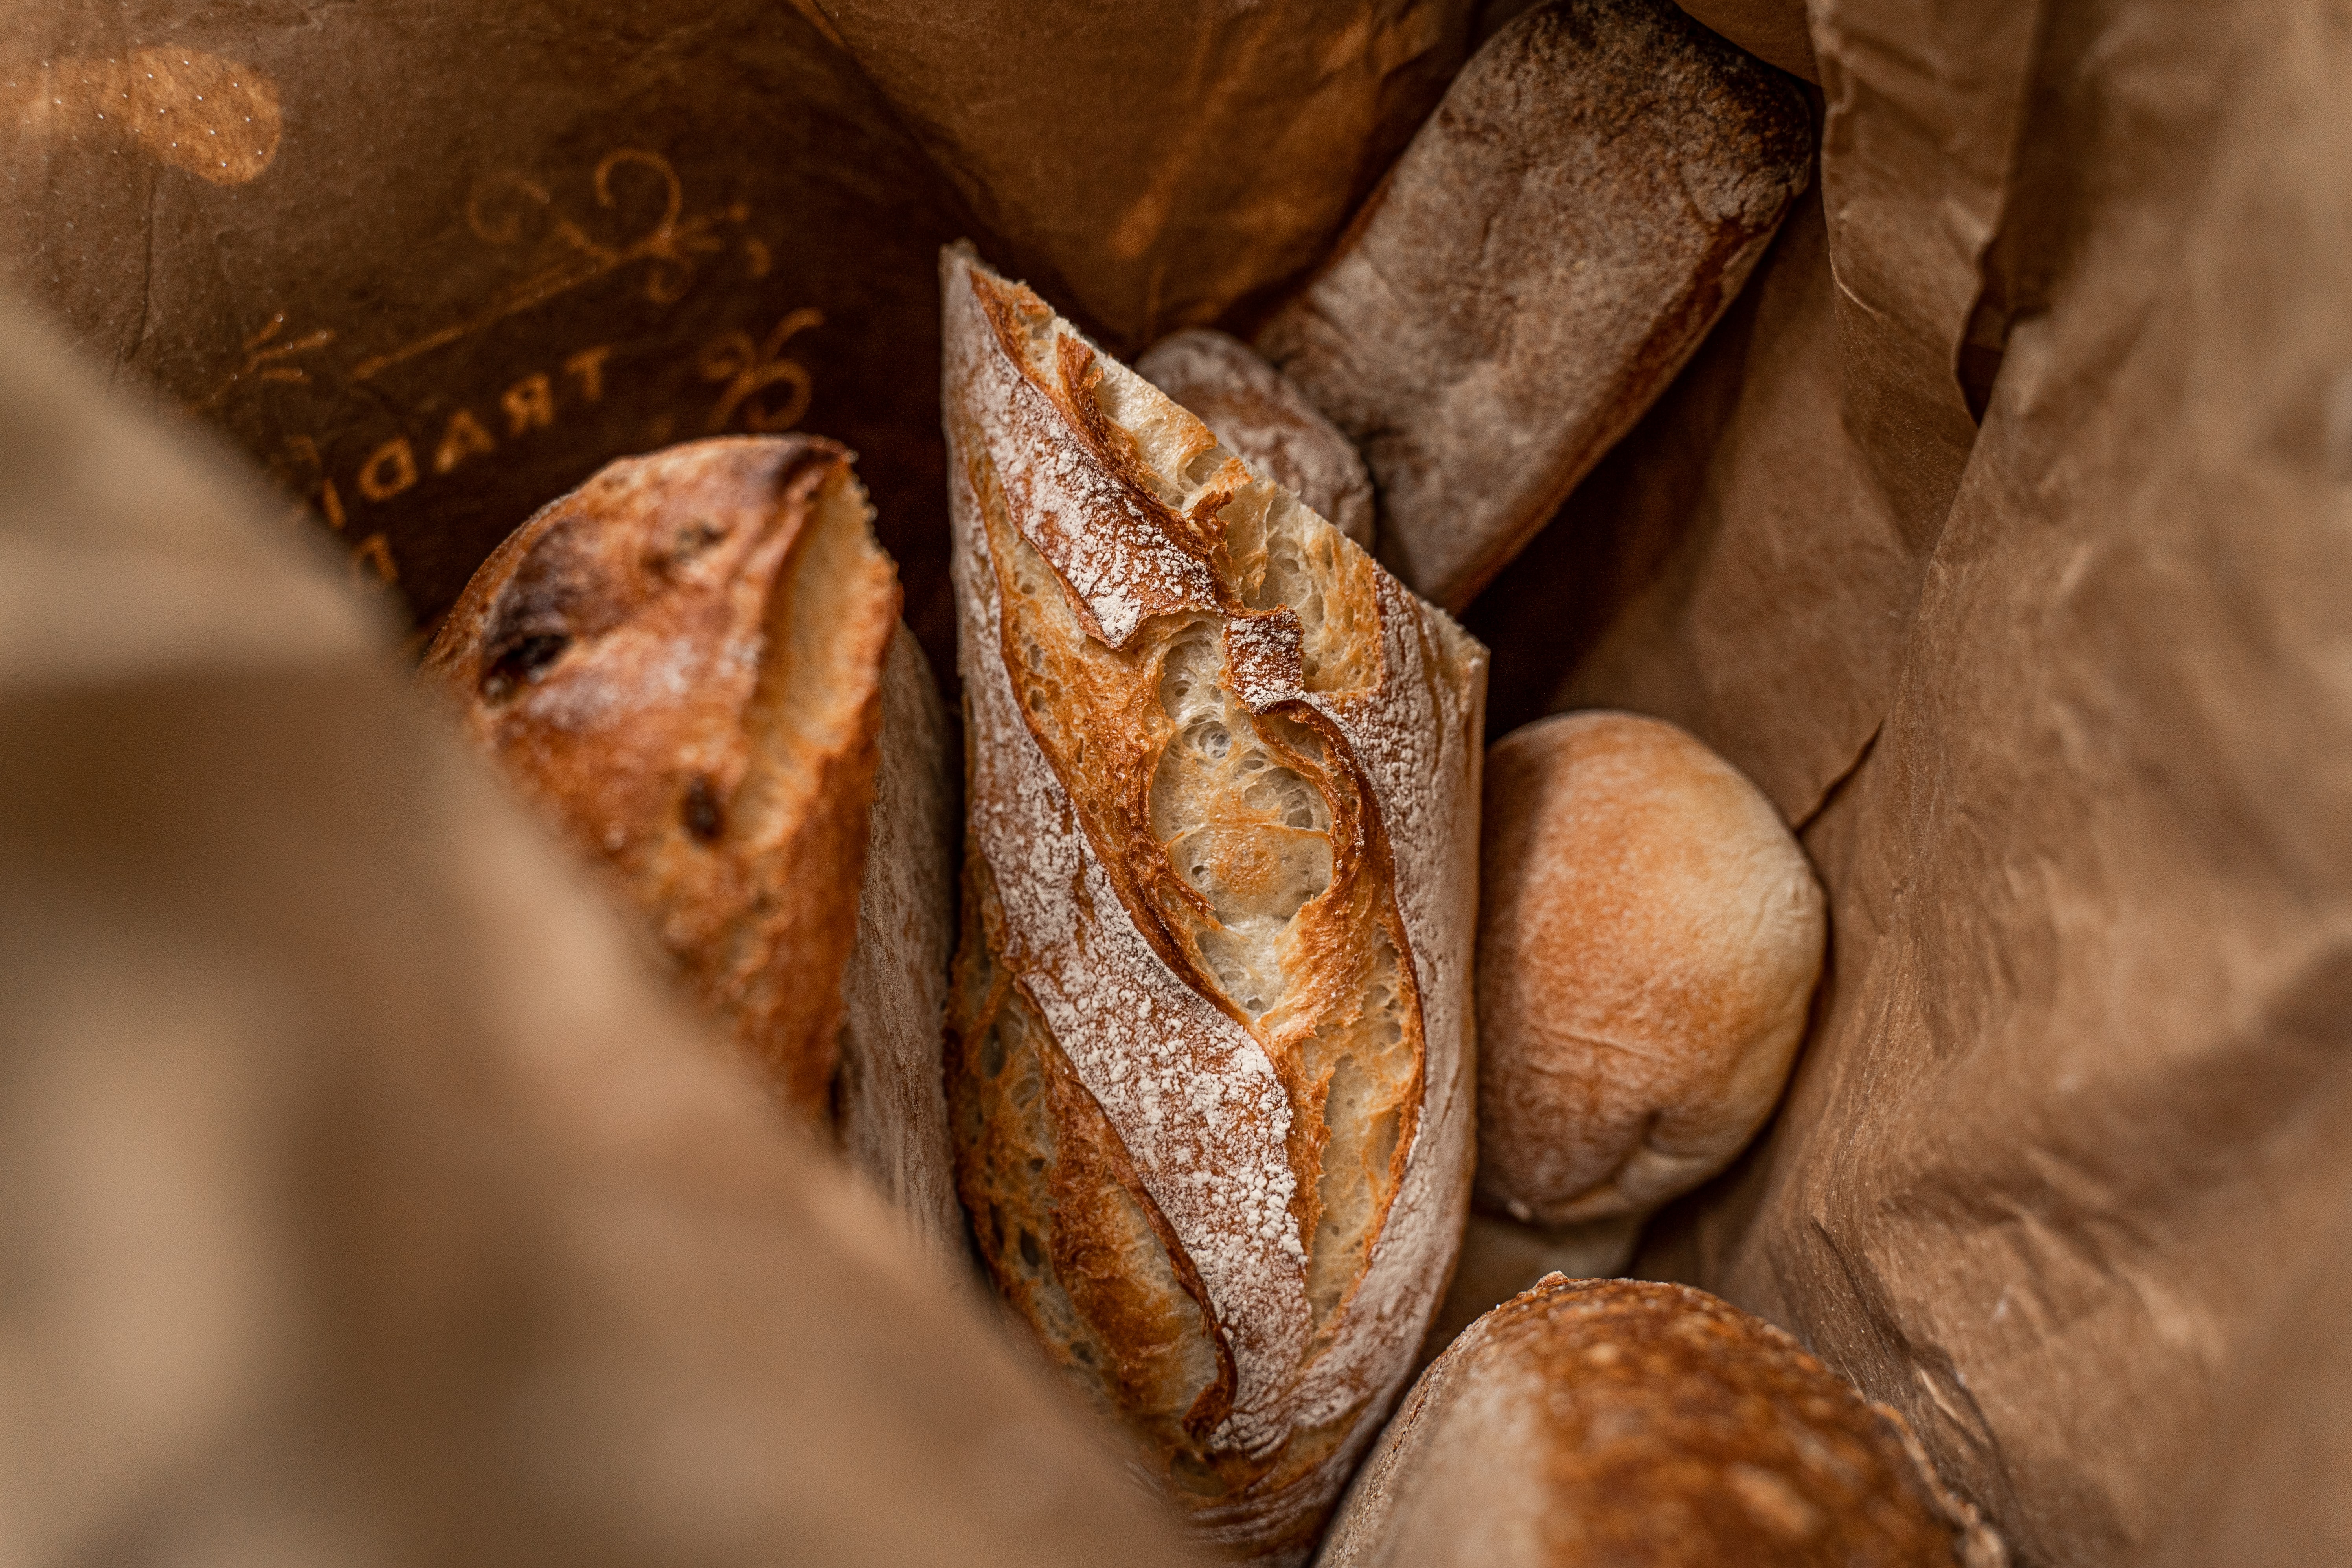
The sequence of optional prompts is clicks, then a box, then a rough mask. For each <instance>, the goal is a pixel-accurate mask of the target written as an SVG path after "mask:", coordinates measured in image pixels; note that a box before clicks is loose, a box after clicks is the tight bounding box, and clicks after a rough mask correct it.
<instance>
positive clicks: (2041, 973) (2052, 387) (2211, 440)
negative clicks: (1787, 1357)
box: [1474, 0, 2352, 1564]
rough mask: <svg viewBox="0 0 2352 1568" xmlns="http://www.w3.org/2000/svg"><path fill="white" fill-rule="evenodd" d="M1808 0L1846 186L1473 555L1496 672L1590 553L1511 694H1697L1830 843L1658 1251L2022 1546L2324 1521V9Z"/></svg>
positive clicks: (2182, 1540) (2321, 1541) (2110, 1542)
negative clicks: (1698, 1172)
mask: <svg viewBox="0 0 2352 1568" xmlns="http://www.w3.org/2000/svg"><path fill="white" fill-rule="evenodd" d="M1693 8H1694V10H1695V11H1697V10H1699V9H1700V8H1699V7H1697V6H1694V7H1693ZM1811 37H1812V43H1813V47H1814V48H1815V49H1816V51H1817V52H1818V54H1819V57H1820V62H1821V70H1822V86H1823V90H1824V96H1825V99H1826V101H1827V103H1828V105H1829V110H1828V117H1827V121H1826V124H1825V128H1824V133H1823V147H1824V152H1823V157H1822V180H1821V188H1822V192H1823V196H1824V205H1825V207H1826V211H1827V215H1828V221H1827V223H1826V225H1820V224H1818V223H1817V222H1816V220H1812V219H1805V220H1803V221H1801V222H1797V221H1792V223H1791V224H1790V227H1789V229H1788V231H1787V232H1785V233H1784V234H1783V236H1782V237H1781V239H1780V245H1779V247H1778V250H1777V252H1776V254H1775V256H1774V257H1773V258H1772V259H1771V261H1770V262H1769V264H1768V268H1767V269H1766V270H1765V271H1764V272H1763V273H1762V274H1761V275H1760V276H1759V279H1758V281H1757V283H1756V284H1754V285H1751V289H1750V295H1749V299H1748V300H1746V301H1743V309H1744V310H1752V311H1753V315H1752V317H1750V318H1749V319H1748V321H1746V322H1745V323H1734V322H1727V324H1726V325H1727V328H1730V329H1732V330H1731V331H1725V332H1721V333H1718V335H1717V339H1716V340H1715V342H1712V343H1711V344H1710V345H1709V348H1708V350H1707V351H1706V355H1705V356H1704V359H1703V361H1702V363H1696V364H1695V365H1694V366H1693V368H1692V372H1691V374H1689V375H1688V376H1687V377H1686V378H1685V382H1684V383H1683V384H1682V385H1681V386H1680V387H1678V388H1677V391H1676V394H1675V396H1674V397H1673V398H1672V399H1670V400H1669V402H1668V403H1667V404H1665V405H1661V407H1660V408H1659V409H1658V410H1657V411H1656V412H1655V413H1654V415H1653V416H1651V418H1650V420H1649V421H1648V422H1647V426H1646V427H1645V428H1644V429H1643V430H1641V431H1639V432H1637V433H1636V435H1635V436H1634V437H1633V438H1631V439H1630V440H1629V441H1628V443H1627V444H1626V446H1625V447H1622V448H1621V449H1620V451H1619V453H1618V454H1617V455H1616V456H1615V458H1612V465H1611V466H1610V467H1608V468H1605V469H1604V471H1603V472H1602V473H1601V474H1597V475H1596V476H1595V478H1594V480H1593V481H1592V482H1591V483H1589V484H1588V485H1587V486H1586V487H1585V489H1584V491H1583V492H1582V493H1580V495H1579V496H1578V497H1576V498H1574V499H1573V500H1571V501H1570V505H1569V508H1568V509H1567V510H1566V511H1565V512H1564V513H1563V516H1562V520H1561V522H1560V524H1559V525H1558V527H1557V528H1556V530H1555V532H1556V533H1560V532H1561V531H1567V533H1566V535H1565V536H1563V537H1560V538H1557V539H1553V540H1549V541H1547V542H1545V544H1544V545H1543V546H1540V547H1539V548H1542V549H1544V550H1547V551H1549V552H1553V554H1552V557H1551V560H1550V561H1549V563H1546V562H1543V561H1539V560H1537V559H1533V558H1529V559H1523V560H1522V562H1521V563H1519V565H1518V567H1517V569H1516V571H1517V576H1516V577H1515V578H1514V580H1513V581H1511V582H1509V583H1507V584H1499V585H1498V587H1497V589H1496V594H1495V595H1494V596H1493V598H1492V599H1491V600H1490V602H1489V603H1487V604H1485V605H1481V606H1480V609H1479V615H1480V616H1492V617H1494V618H1493V619H1492V620H1489V621H1487V622H1486V628H1485V629H1487V630H1489V631H1490V633H1491V634H1492V635H1494V636H1496V638H1497V648H1496V672H1497V677H1496V684H1497V692H1498V702H1497V707H1498V708H1500V707H1501V705H1502V704H1501V700H1500V695H1499V694H1500V693H1501V692H1502V691H1503V689H1504V688H1505V685H1506V683H1507V681H1508V680H1510V679H1514V677H1513V676H1511V675H1510V674H1508V673H1507V672H1509V671H1511V670H1512V669H1513V667H1514V656H1515V654H1516V653H1517V652H1518V650H1520V649H1521V648H1525V647H1530V646H1531V643H1530V641H1529V640H1528V638H1525V637H1523V638H1522V639H1521V640H1518V641H1514V640H1512V637H1511V635H1510V634H1509V633H1507V632H1505V631H1503V630H1502V626H1504V625H1505V624H1506V623H1507V624H1508V625H1510V626H1515V627H1517V626H1527V627H1528V628H1530V632H1531V631H1532V628H1533V627H1534V626H1535V625H1536V624H1537V623H1536V622H1535V621H1534V619H1533V617H1534V615H1535V612H1536V608H1537V606H1538V605H1541V604H1542V602H1543V600H1544V595H1545V593H1546V581H1547V579H1546V575H1545V574H1546V573H1547V572H1548V571H1549V573H1550V574H1551V575H1550V577H1549V582H1550V584H1552V585H1553V586H1552V591H1553V592H1555V593H1556V592H1557V591H1558V584H1559V575H1558V574H1559V571H1560V570H1562V569H1564V568H1566V567H1567V566H1569V565H1570V563H1591V565H1592V568H1593V574H1594V575H1595V576H1597V577H1599V578H1600V579H1601V581H1600V582H1599V583H1598V584H1592V583H1591V582H1588V583H1587V584H1585V585H1583V586H1582V587H1581V588H1580V589H1579V590H1578V592H1580V594H1581V595H1582V598H1581V603H1583V604H1584V605H1587V606H1589V607H1590V608H1591V611H1592V621H1591V623H1589V624H1587V625H1585V626H1580V627H1579V629H1578V630H1577V632H1576V634H1575V635H1576V643H1577V646H1576V647H1575V648H1574V650H1573V652H1572V654H1570V656H1568V657H1566V658H1559V657H1555V658H1552V659H1551V660H1550V661H1549V673H1548V674H1547V675H1545V676H1543V677H1541V678H1538V677H1537V676H1536V675H1535V673H1534V672H1533V671H1528V670H1525V669H1522V670H1521V671H1520V675H1519V677H1518V678H1519V679H1525V680H1526V681H1527V682H1528V685H1527V686H1525V687H1522V688H1520V689H1519V691H1520V695H1519V696H1518V698H1517V700H1518V701H1519V702H1520V703H1521V704H1522V706H1521V707H1520V708H1518V710H1517V711H1518V712H1520V713H1525V712H1528V711H1529V710H1531V709H1532V708H1534V707H1537V706H1542V705H1546V703H1545V699H1543V698H1541V697H1539V696H1537V695H1535V693H1534V692H1533V691H1532V689H1530V688H1532V687H1533V686H1534V685H1535V684H1536V683H1537V681H1538V679H1549V680H1551V681H1552V682H1554V690H1555V695H1554V696H1553V697H1552V698H1551V699H1550V700H1551V701H1553V702H1557V703H1559V704H1560V705H1587V704H1601V703H1609V704H1622V705H1626V706H1634V707H1642V708H1645V709H1648V710H1652V711H1656V712H1661V713H1664V714H1665V715H1667V716H1669V717H1672V718H1675V719H1676V720H1677V721H1680V722H1682V723H1685V724H1686V725H1688V726H1690V727H1691V728H1692V729H1694V730H1695V731H1697V732H1698V733H1699V734H1701V735H1702V736H1704V737H1706V738H1707V739H1708V740H1709V741H1711V742H1713V743H1715V744H1716V745H1717V746H1718V747H1720V748H1721V749H1723V750H1724V751H1725V752H1726V753H1727V754H1728V755H1730V756H1731V757H1732V758H1733V759H1734V760H1735V761H1738V763H1740V764H1741V765H1742V766H1743V767H1746V768H1748V770H1749V771H1750V772H1752V773H1755V774H1756V775H1757V777H1758V778H1759V782H1761V783H1763V784H1765V786H1766V788H1767V789H1768V790H1769V792H1770V793H1771V794H1772V795H1773V797H1774V798H1775V800H1776V801H1778V802H1779V803H1780V805H1781V807H1782V809H1783V810H1784V811H1786V812H1788V813H1789V814H1790V816H1791V817H1792V818H1794V819H1796V820H1799V821H1801V822H1804V823H1806V827H1805V831H1804V835H1803V837H1804V840H1805V843H1806V845H1807V847H1808V848H1809V849H1810V850H1811V853H1812V855H1813V857H1814V858H1815V861H1816V863H1817V865H1818V866H1819V868H1820V869H1821V871H1822V878H1823V880H1824V881H1825V882H1826V884H1827V885H1828V887H1829V889H1830V890H1831V894H1832V931H1833V954H1832V965H1831V973H1830V975H1829V978H1828V980H1827V982H1826V983H1825V984H1824V987H1823V991H1822V996H1821V998H1820V1002H1819V1014H1818V1018H1817V1024H1816V1027H1815V1030H1814V1033H1813V1037H1812V1038H1811V1040H1810V1042H1809V1043H1808V1045H1807V1047H1806V1048H1805V1051H1804V1054H1803V1056H1802V1058H1801V1062H1800V1066H1799V1068H1798V1072H1797V1077H1796V1079H1795V1082H1794V1084H1793V1086H1792V1088H1791V1089H1790V1095H1789V1099H1788V1101H1787V1103H1786V1105H1785V1106H1784V1108H1783V1110H1782V1112H1781V1115H1780V1120H1779V1121H1778V1122H1777V1124H1776V1125H1775V1126H1774V1127H1773V1129H1772V1130H1771V1131H1770V1132H1769V1135H1768V1137H1767V1139H1766V1140H1765V1142H1763V1143H1762V1144H1761V1145H1760V1146H1759V1148H1758V1149H1756V1150H1754V1151H1752V1152H1751V1153H1750V1155H1749V1156H1748V1159H1747V1160H1746V1161H1745V1162H1744V1163H1742V1164H1741V1165H1740V1166H1739V1167H1738V1168H1736V1169H1735V1171H1734V1172H1733V1173H1731V1174H1730V1175H1729V1176H1728V1177H1727V1178H1726V1179H1725V1180H1723V1181H1722V1182H1720V1183H1718V1184H1717V1185H1716V1186H1715V1187H1713V1188H1712V1189H1710V1190H1707V1191H1706V1192H1703V1193H1701V1194H1696V1196H1695V1197H1694V1198H1693V1199H1692V1200H1690V1201H1688V1202H1686V1203H1685V1205H1682V1207H1681V1209H1680V1211H1679V1212H1678V1213H1675V1214H1674V1215H1671V1216H1669V1218H1668V1219H1667V1220H1665V1221H1664V1222H1663V1223H1662V1224H1660V1225H1659V1226H1656V1227H1654V1233H1653V1237H1652V1244H1651V1246H1650V1248H1649V1250H1648V1252H1647V1253H1646V1255H1645V1256H1644V1257H1643V1258H1642V1259H1641V1260H1640V1261H1639V1262H1638V1263H1637V1266H1636V1267H1637V1271H1639V1272H1645V1273H1657V1274H1663V1275H1666V1276H1670V1277H1677V1278H1683V1279H1690V1280H1692V1281H1694V1282H1696V1283H1700V1284H1703V1285H1706V1286H1707V1287H1709V1288H1711V1289H1717V1290H1720V1291H1723V1292H1724V1293H1725V1294H1727V1295H1728V1296H1730V1297H1731V1298H1732V1299H1734V1300H1738V1301H1739V1302H1741V1303H1742V1304H1743V1305H1746V1306H1748V1307H1750V1308H1752V1309H1754V1310H1758V1311H1760V1312H1762V1313H1764V1314H1765V1315H1766V1316H1768V1317H1769V1318H1771V1319H1772V1320H1773V1321H1777V1322H1780V1323H1782V1324H1784V1325H1786V1326H1788V1327H1789V1328H1790V1329H1791V1330H1793V1331H1795V1332H1797V1333H1798V1334H1799V1335H1800V1336H1801V1337H1802V1338H1803V1339H1804V1340H1805V1342H1807V1343H1808V1344H1809V1345H1810V1346H1811V1348H1813V1349H1814V1350H1815V1351H1817V1352H1820V1353H1821V1354H1822V1355H1823V1356H1824V1357H1826V1358H1827V1359H1828V1360H1829V1361H1830V1362H1831V1363H1832V1365H1835V1366H1837V1367H1839V1368H1840V1369H1841V1370H1843V1371H1844V1372H1846V1373H1848V1374H1849V1375H1851V1376H1853V1377H1854V1378H1855V1379H1856V1380H1857V1381H1858V1382H1860V1383H1861V1384H1863V1386H1864V1388H1865V1389H1867V1390H1868V1391H1869V1392H1870V1393H1871V1394H1873V1395H1874V1396H1876V1397H1878V1398H1881V1399H1885V1400H1886V1401H1888V1402H1890V1403H1892V1404H1894V1405H1896V1406H1897V1407H1899V1408H1901V1409H1902V1410H1903V1411H1904V1413H1905V1414H1906V1415H1907V1416H1908V1417H1909V1418H1910V1420H1911V1421H1912V1423H1913V1425H1914V1426H1916V1427H1917V1428H1918V1430H1919V1432H1920V1434H1921V1436H1923V1438H1925V1440H1926V1441H1927V1446H1928V1447H1929V1449H1930V1450H1931V1451H1932V1452H1933V1454H1934V1455H1935V1458H1936V1459H1937V1463H1938V1465H1939V1466H1940V1467H1941V1468H1943V1471H1944V1473H1945V1474H1946V1476H1947V1477H1948V1478H1949V1479H1952V1480H1953V1481H1954V1482H1956V1483H1957V1484H1958V1486H1959V1487H1960V1489H1962V1490H1964V1491H1965V1492H1967V1493H1968V1494H1969V1496H1970V1497H1971V1498H1973V1499H1974V1500H1976V1501H1977V1502H1979V1504H1981V1505H1983V1506H1985V1507H1986V1508H1987V1509H1988V1510H1990V1512H1991V1513H1992V1514H1993V1516H1994V1517H1995V1518H1997V1519H1998V1521H1999V1522H2000V1525H2001V1527H2002V1529H2003V1530H2004V1531H2005V1532H2006V1533H2007V1534H2008V1536H2009V1538H2010V1540H2011V1544H2012V1546H2013V1548H2014V1550H2015V1552H2016V1556H2017V1560H2018V1561H2019V1562H2021V1563H2053V1564H2054V1563H2067V1564H2121V1563H2135V1564H2137V1563H2182V1564H2186V1563H2232V1564H2236V1563H2246V1564H2252V1563H2312V1562H2326V1561H2333V1560H2336V1559H2337V1558H2340V1557H2343V1556H2345V1555H2346V1554H2347V1552H2352V1487H2347V1484H2346V1481H2345V1478H2346V1477H2347V1476H2352V1463H2347V1460H2352V1454H2347V1439H2346V1436H2345V1432H2346V1430H2347V1428H2346V1426H2345V1424H2344V1422H2343V1420H2342V1418H2341V1416H2340V1414H2339V1412H2340V1410H2341V1408H2342V1406H2343V1405H2344V1404H2345V1402H2346V1399H2347V1394H2352V1358H2347V1354H2346V1352H2345V1351H2344V1349H2343V1345H2344V1335H2343V1333H2342V1331H2341V1330H2342V1326H2343V1323H2344V1313H2345V1308H2344V1307H2343V1305H2342V1302H2343V1300H2345V1296H2344V1285H2345V1283H2346V1279H2345V1276H2346V1273H2347V1258H2352V1252H2347V1241H2352V1210H2347V1202H2346V1198H2345V1195H2344V1194H2345V1193H2346V1192H2347V1161H2352V1078H2347V1071H2346V1065H2347V1060H2352V1058H2347V1056H2346V1054H2345V1051H2344V1048H2343V1047H2344V1039H2345V1032H2346V1028H2347V1018H2352V990H2347V976H2352V946H2347V943H2352V897H2347V895H2352V768H2347V763H2345V762H2344V760H2343V759H2344V758H2345V757H2346V756H2347V755H2352V746H2347V742H2352V689H2347V685H2346V683H2345V681H2344V679H2343V677H2342V669H2341V666H2340V658H2339V656H2338V654H2337V653H2336V651H2335V650H2336V648H2337V647H2340V646H2341V639H2342V638H2343V637H2344V635H2345V629H2346V628H2345V621H2344V611H2343V609H2342V607H2341V605H2342V602H2343V595H2342V594H2341V592H2340V584H2343V583H2344V582H2346V581H2347V580H2352V543H2348V542H2347V532H2346V520H2347V515H2352V514H2347V510H2346V509H2347V495H2352V490H2347V484H2352V415H2347V410H2352V394H2347V391H2346V388H2347V386H2352V381H2347V367H2352V298H2347V295H2346V294H2345V293H2344V291H2343V290H2342V289H2341V288H2340V287H2338V286H2337V280H2338V279H2340V277H2341V271H2342V263H2341V247H2342V244H2343V237H2344V236H2345V235H2346V234H2347V232H2352V187H2347V185H2346V184H2345V182H2344V180H2343V179H2342V177H2341V159H2340V150H2341V149H2342V148H2343V147H2344V146H2346V145H2347V144H2352V136H2347V132H2352V124H2347V105H2352V95H2347V91H2346V84H2347V80H2352V45H2347V35H2346V34H2345V33H2344V31H2343V29H2342V28H2341V27H2340V26H2332V25H2330V24H2327V23H2325V22H2322V21H2321V20H2320V18H2319V17H2318V16H2317V15H2316V14H2315V13H2313V12H2311V11H2309V10H2307V9H2305V8H2299V7H2295V6H2292V5H2254V6H2250V7H2239V8H2237V9H2235V10H2234V11H2231V12H2230V13H2228V14H2227V15H2226V16H2224V15H2223V14H2221V13H2217V12H2215V11H2213V10H2212V9H2211V8H2210V7H2204V6H2199V5H2187V4H2181V5H2165V4H2158V5H2085V6H2072V7H2053V6H2037V5H2022V4H2020V5H2000V6H1994V7H1990V8H1985V7H1973V8H1965V14H1963V11H1953V12H1951V13H1950V14H1949V15H1948V16H1944V17H1941V18H1939V19H1937V20H1935V21H1934V22H1932V23H1930V22H1928V21H1925V20H1923V18H1922V16H1921V14H1920V13H1918V12H1917V11H1916V8H1914V7H1904V6H1898V5H1894V4H1891V3H1890V0H1832V4H1829V5H1817V6H1816V7H1815V8H1814V11H1813V27H1812V34H1811ZM1824 237H1825V238H1826V254H1824V253H1823V250H1822V241H1823V239H1824ZM1972 410H1977V411H1980V413H1981V420H1982V423H1981V427H1979V425H1978V424H1977V422H1976V420H1975V419H1973V418H1971V417H1970V415H1971V411H1972ZM1620 530H1622V531H1620ZM1474 618H1475V617H1474ZM1873 734H1875V740H1874V741H1872V740H1871V737H1872V735H1873ZM1842 753H1843V756H1844V757H1845V758H1848V759H1852V758H1854V757H1855V756H1856V755H1857V754H1858V755H1859V760H1858V762H1854V763H1853V770H1852V772H1851V773H1850V775H1846V774H1845V768H1846V763H1844V762H1842V761H1841V754H1842ZM1842 775H1845V776H1842ZM1824 790H1826V791H1827V792H1828V793H1827V795H1826V798H1824V796H1823V791H1824Z"/></svg>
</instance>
